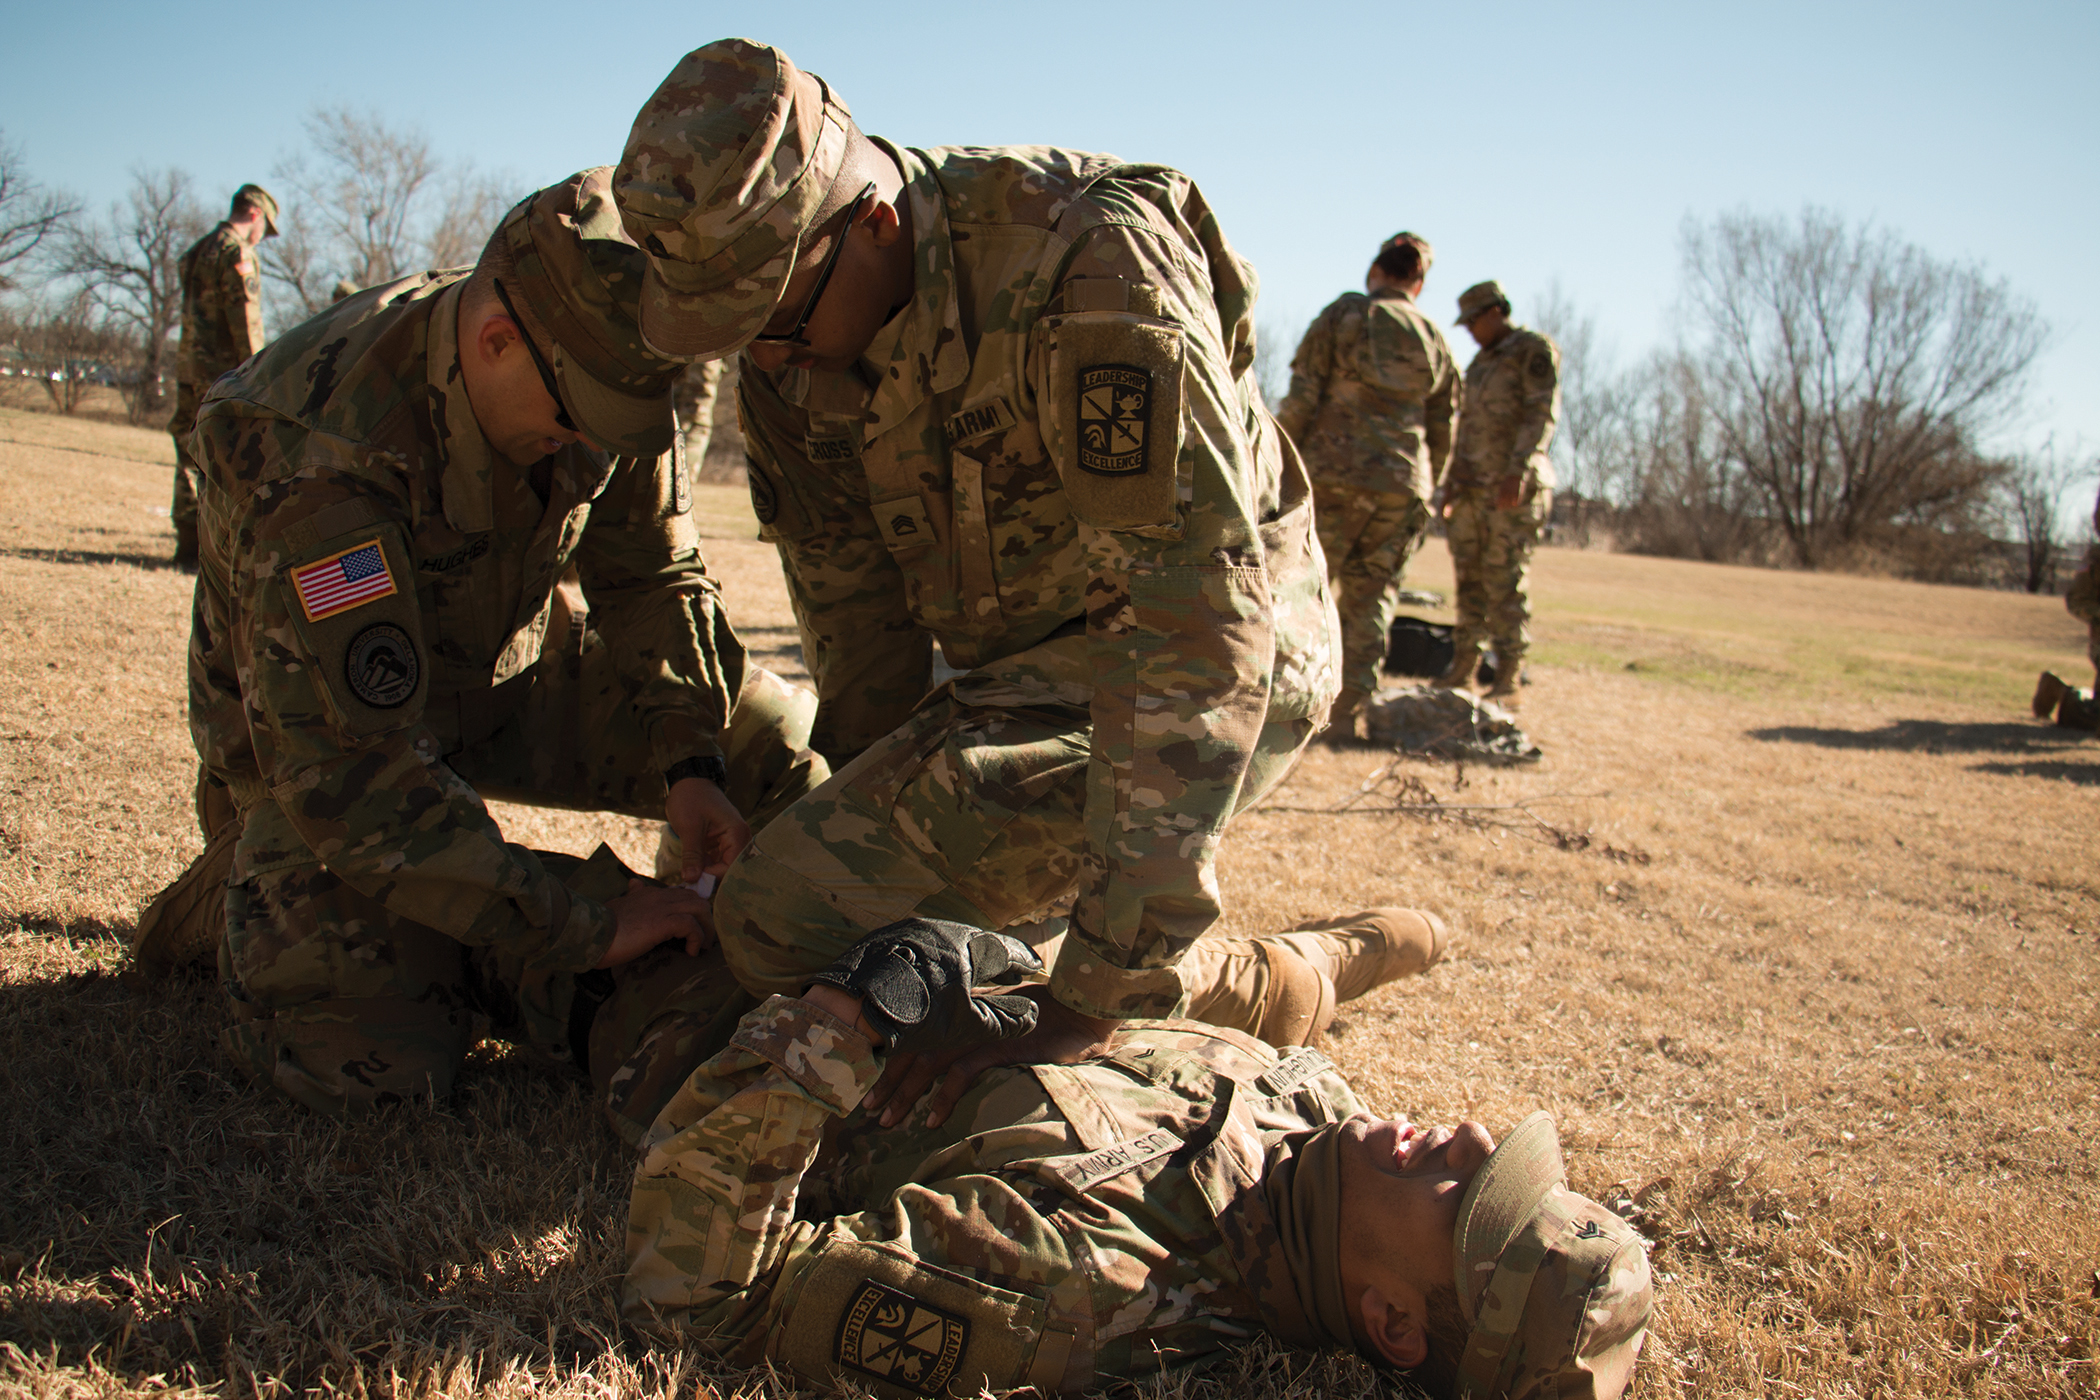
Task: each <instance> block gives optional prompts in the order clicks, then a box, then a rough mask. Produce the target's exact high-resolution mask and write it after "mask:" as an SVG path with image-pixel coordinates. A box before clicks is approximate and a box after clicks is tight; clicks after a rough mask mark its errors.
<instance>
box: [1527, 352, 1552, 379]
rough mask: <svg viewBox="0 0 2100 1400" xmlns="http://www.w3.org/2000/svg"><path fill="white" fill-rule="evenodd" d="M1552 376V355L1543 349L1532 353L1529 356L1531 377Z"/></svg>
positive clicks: (1545, 377)
mask: <svg viewBox="0 0 2100 1400" xmlns="http://www.w3.org/2000/svg"><path fill="white" fill-rule="evenodd" d="M1552 376H1553V356H1551V355H1550V354H1548V353H1547V352H1545V351H1544V350H1541V351H1539V352H1538V353H1537V354H1536V355H1533V356H1532V357H1531V377H1532V378H1533V379H1550V378H1551V377H1552Z"/></svg>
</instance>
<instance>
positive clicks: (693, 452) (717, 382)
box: [671, 360, 729, 482]
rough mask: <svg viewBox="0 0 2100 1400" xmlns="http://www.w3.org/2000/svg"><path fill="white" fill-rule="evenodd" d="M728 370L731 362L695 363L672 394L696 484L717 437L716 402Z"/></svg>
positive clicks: (689, 471) (688, 467) (689, 470)
mask: <svg viewBox="0 0 2100 1400" xmlns="http://www.w3.org/2000/svg"><path fill="white" fill-rule="evenodd" d="M728 368H729V361H727V360H695V361H694V362H693V363H692V364H689V365H687V366H686V367H685V373H683V374H681V375H679V376H678V387H677V388H676V389H675V390H673V391H672V394H671V407H672V409H673V410H674V411H676V413H677V414H678V430H679V434H680V437H681V444H680V450H681V451H683V452H684V454H685V470H686V474H687V475H688V476H690V477H692V479H693V480H694V481H695V482H698V481H699V480H700V473H701V472H702V471H703V470H704V469H705V468H706V466H707V445H708V444H709V443H710V442H712V441H714V436H715V401H716V400H717V399H718V398H720V397H721V394H722V373H723V371H724V370H726V369H728Z"/></svg>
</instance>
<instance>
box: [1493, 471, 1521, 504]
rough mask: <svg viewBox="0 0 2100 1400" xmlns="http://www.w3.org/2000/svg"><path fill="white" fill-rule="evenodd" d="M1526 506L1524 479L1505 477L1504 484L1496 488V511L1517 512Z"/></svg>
mask: <svg viewBox="0 0 2100 1400" xmlns="http://www.w3.org/2000/svg"><path fill="white" fill-rule="evenodd" d="M1523 504H1524V478H1523V477H1521V476H1505V477H1503V478H1502V484H1501V485H1499V486H1497V487H1496V488H1495V509H1497V510H1515V509H1516V508H1517V507H1518V506H1520V505H1523Z"/></svg>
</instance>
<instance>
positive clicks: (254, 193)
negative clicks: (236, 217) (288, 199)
mask: <svg viewBox="0 0 2100 1400" xmlns="http://www.w3.org/2000/svg"><path fill="white" fill-rule="evenodd" d="M243 204H252V205H254V206H255V207H256V208H257V209H260V210H262V216H263V237H265V238H275V237H276V236H277V200H276V199H275V197H273V196H272V195H271V193H270V192H269V191H268V190H266V189H264V188H263V187H262V186H261V185H243V186H241V187H240V188H239V189H237V190H235V191H234V192H233V207H234V208H236V209H238V208H240V207H241V206H242V205H243Z"/></svg>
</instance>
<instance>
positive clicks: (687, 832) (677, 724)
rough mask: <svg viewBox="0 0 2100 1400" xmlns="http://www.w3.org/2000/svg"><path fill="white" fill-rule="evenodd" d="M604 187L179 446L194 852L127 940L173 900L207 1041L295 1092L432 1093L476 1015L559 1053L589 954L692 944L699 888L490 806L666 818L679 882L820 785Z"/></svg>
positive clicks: (339, 1098) (462, 1048)
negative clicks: (514, 838) (728, 578)
mask: <svg viewBox="0 0 2100 1400" xmlns="http://www.w3.org/2000/svg"><path fill="white" fill-rule="evenodd" d="M610 177H611V170H610V168H601V169H598V170H594V171H588V172H585V173H584V174H582V175H578V176H575V177H572V178H571V179H569V180H567V181H565V182H563V183H562V184H559V185H555V186H552V187H550V188H548V189H545V190H542V191H540V192H539V193H538V194H536V195H534V196H532V197H531V198H528V199H526V200H525V201H523V202H522V203H520V204H519V205H518V206H517V207H516V208H514V209H512V210H511V211H510V213H509V214H508V215H507V216H506V217H505V218H504V220H503V223H502V225H501V226H500V227H499V229H498V230H497V232H496V234H495V236H494V237H493V238H492V239H491V240H490V241H489V244H488V247H487V250H486V251H485V252H484V253H483V254H482V257H481V260H480V263H479V264H478V265H477V267H475V268H473V269H458V270H454V271H450V272H438V273H430V274H426V275H419V276H415V277H409V278H405V279H403V280H401V281H399V282H396V283H393V284H392V285H391V286H388V287H384V288H375V289H372V290H369V291H366V292H364V293H362V294H360V295H358V296H356V297H352V298H350V299H348V300H346V301H344V302H342V303H340V304H338V305H337V306H336V307H335V308H333V309H331V310H329V311H325V312H323V313H321V314H320V315H319V316H316V317H315V318H314V319H312V320H310V321H308V322H306V323H305V324H304V325H302V326H300V327H298V328H297V329H295V330H293V331H292V332H290V333H289V334H287V335H286V336H284V337H283V338H282V339H280V340H278V341H277V342H276V343H275V344H273V345H272V346H271V347H270V348H269V349H268V351H266V352H265V353H264V354H262V355H260V356H258V357H257V358H256V359H254V360H252V361H250V362H249V363H248V364H247V365H246V366H245V367H244V368H243V369H242V370H240V371H239V372H237V373H235V374H232V375H229V376H227V377H225V378H224V379H221V380H220V381H219V382H218V384H217V385H216V386H215V387H214V388H213V389H212V392H211V393H210V395H209V396H208V397H207V398H206V400H205V402H204V405H203V408H202V411H201V413H200V415H199V420H198V427H197V431H196V433H195V434H194V436H193V437H192V440H191V442H192V447H193V449H194V452H195V456H196V458H197V460H198V462H199V463H200V465H201V467H202V469H203V472H204V485H203V495H202V502H203V510H202V518H203V520H204V521H205V522H206V527H205V529H204V530H203V531H202V546H203V549H202V552H203V560H202V571H201V573H200V575H199V578H198V586H197V598H196V611H195V616H194V620H193V626H192V633H191V641H190V723H191V729H192V732H193V734H194V736H195V739H196V743H197V748H198V752H199V754H200V756H201V757H202V760H203V769H204V777H203V779H202V781H201V782H200V796H199V810H200V820H201V821H202V822H203V824H204V827H205V834H206V836H207V838H208V839H209V840H210V843H211V844H210V846H209V847H208V849H207V852H206V854H205V856H204V857H201V858H200V859H199V861H198V863H197V864H196V865H195V866H193V867H192V869H191V871H190V872H189V873H188V874H187V875H186V876H185V877H184V880H183V881H180V882H178V885H177V887H176V890H175V891H173V892H171V895H170V897H168V898H166V899H164V900H163V901H162V902H161V904H160V905H159V906H157V909H156V910H149V911H148V913H149V916H150V917H148V918H146V919H142V921H141V934H142V940H141V941H142V950H141V956H142V961H150V960H151V959H150V956H149V954H150V951H151V948H152V945H153V944H154V943H155V940H156V939H157V938H159V937H160V935H161V934H162V933H163V932H165V930H164V929H162V928H161V924H162V923H163V922H164V919H163V918H162V911H165V910H167V909H169V908H173V907H176V906H180V908H181V909H182V910H183V911H186V912H187V914H188V915H189V916H190V917H191V918H192V919H193V920H194V921H196V922H198V923H201V924H202V925H204V926H205V928H206V937H205V940H204V946H205V947H211V946H214V945H219V948H218V957H219V967H220V974H221V977H222V978H223V979H224V981H225V983H226V986H227V988H228V991H229V992H230V993H231V995H232V997H233V1001H234V1010H235V1014H236V1022H235V1024H234V1025H233V1026H232V1027H231V1028H230V1029H229V1030H228V1032H227V1033H226V1045H227V1047H228V1049H229V1050H230V1051H231V1053H232V1054H233V1056H234V1058H235V1059H236V1061H238V1062H239V1063H240V1064H241V1065H243V1066H244V1067H246V1068H247V1069H248V1070H249V1071H250V1072H251V1073H253V1074H254V1075H255V1076H256V1077H257V1078H258V1079H259V1080H260V1081H261V1082H262V1083H264V1084H269V1085H274V1086H275V1087H276V1088H277V1089H278V1090H280V1091H281V1092H283V1093H285V1094H287V1095H289V1096H290V1097H292V1098H294V1099H296V1100H298V1101H299V1102H301V1103H304V1104H306V1105H308V1106H309V1107H312V1108H315V1109H317V1110H321V1111H324V1112H333V1113H342V1112H349V1111H355V1110H358V1109H361V1108H364V1107H367V1106H369V1105H371V1104H374V1103H376V1102H383V1101H386V1100H388V1099H391V1098H394V1097H397V1096H406V1095H411V1094H418V1093H428V1094H437V1095H443V1094H445V1093H447V1092H448V1091H449V1089H450V1087H451V1085H452V1083H453V1079H454V1076H455V1074H456V1072H457V1071H458V1068H459V1066H460V1062H461V1060H462V1058H463V1056H464V1054H465V1052H466V1050H467V1047H468V1045H469V1044H470V1042H471V1041H472V1039H473V1038H474V1037H475V1035H476V1034H478V1033H479V1031H480V1029H481V1021H480V1018H484V1017H485V1018H488V1019H490V1020H492V1021H493V1022H494V1029H495V1032H496V1033H497V1034H499V1035H502V1036H505V1037H507V1038H510V1039H514V1040H516V1041H518V1042H519V1043H521V1044H525V1045H529V1046H532V1047H534V1048H536V1049H538V1050H540V1051H543V1052H545V1054H546V1055H548V1056H549V1057H551V1058H553V1059H556V1060H563V1061H568V1060H577V1059H580V1058H581V1055H580V1054H579V1053H578V1052H579V1050H581V1049H582V1048H583V1047H582V1046H581V1045H580V1044H579V1043H578V1042H579V1038H578V1036H577V1034H576V1031H577V1030H578V1029H579V1028H582V1029H585V1030H587V1029H588V1027H589V1025H590V1023H591V1019H592V1017H591V1011H592V1009H593V1007H594V1006H595V1004H596V1003H597V1002H598V1001H600V1000H602V999H603V998H604V997H606V996H608V995H610V994H611V993H612V991H613V990H614V989H615V986H616V985H617V977H614V976H607V975H606V974H604V973H603V972H600V973H596V974H594V973H592V971H591V970H592V969H621V968H628V969H629V971H628V972H626V973H621V974H619V975H620V976H626V975H633V971H634V968H633V965H635V962H636V960H637V959H639V958H641V957H642V955H643V954H645V953H648V952H649V951H650V950H652V949H654V948H656V947H657V945H659V944H662V943H665V942H667V941H668V942H674V943H675V942H679V941H686V942H689V943H690V944H691V945H692V946H694V947H695V948H697V946H698V944H699V942H700V941H701V939H702V938H703V936H704V935H705V928H704V923H703V920H704V916H705V910H706V906H705V904H704V902H703V901H702V900H700V899H699V898H698V897H697V896H696V895H694V894H692V893H690V892H688V891H683V890H677V889H671V888H666V887H663V886H659V885H654V884H650V883H640V884H636V885H635V886H634V887H633V888H632V889H631V890H630V889H629V888H628V882H627V880H626V879H625V875H624V872H620V878H619V879H618V880H617V881H616V882H615V883H614V884H612V885H611V886H610V887H606V886H604V885H603V884H602V883H601V884H599V885H597V886H593V887H592V890H590V891H587V890H586V889H585V888H583V886H582V884H581V883H576V884H572V883H569V881H570V880H575V879H577V877H578V876H579V873H580V872H579V869H578V867H579V866H580V863H579V862H576V861H573V860H568V861H559V862H554V861H549V860H548V859H543V858H542V857H541V856H539V855H538V854H536V853H535V852H533V851H530V850H527V849H525V848H524V847H521V846H517V845H513V844H510V843H509V842H507V841H505V839H504V836H503V833H502V831H501V830H499V829H498V827H497V825H496V823H495V821H494V820H493V819H492V818H491V817H490V815H489V812H488V809H487V808H486V807H485V806H484V805H483V798H484V797H502V798H507V799H510V800H516V801H523V802H528V803H540V804H544V805H550V806H560V807H572V808H580V809H584V810H600V811H617V812H625V813H629V814H632V815H647V816H665V817H668V820H669V821H670V823H671V825H672V826H673V827H674V828H675V829H676V830H677V831H678V832H679V833H680V835H681V837H682V838H683V842H684V850H685V857H684V865H685V869H684V870H683V871H682V872H681V874H682V877H683V878H684V879H687V880H692V879H696V878H698V877H699V876H700V875H701V874H702V873H703V872H704V871H706V872H719V871H720V870H722V869H725V868H726V867H727V865H728V863H729V861H731V860H732V859H734V858H735V856H736V855H737V853H738V852H739V851H740V850H741V849H742V848H743V845H744V843H745V842H746V841H747V840H748V839H749V834H750V833H749V828H748V827H747V826H746V825H745V820H744V815H743V814H749V816H750V818H751V820H752V821H753V822H760V821H763V820H764V819H765V818H766V816H767V815H768V814H769V813H771V812H774V811H778V810H780V809H781V808H782V807H784V806H786V805H787V804H788V803H790V802H792V801H793V800H795V799H796V798H797V797H799V796H801V795H802V794H803V793H805V792H807V791H809V790H810V789H811V788H812V787H814V786H815V785H816V784H817V783H819V782H821V781H822V780H823V778H824V777H825V775H826V772H827V770H826V768H825V766H824V764H823V761H822V760H821V759H818V758H815V757H814V756H812V755H810V754H809V753H808V752H807V748H806V744H807V735H808V729H809V721H810V718H811V715H812V713H813V711H814V706H813V704H811V703H809V702H808V697H806V696H805V695H803V693H802V692H800V691H797V690H794V689H793V688H792V687H789V686H787V685H786V684H785V683H784V682H782V681H780V680H778V679H777V678H775V677H773V676H771V675H768V674H767V673H766V672H764V671H762V670H760V669H759V668H757V667H755V666H752V665H748V664H747V663H746V660H745V655H744V648H743V645H742V643H740V642H739V641H738V640H737V637H736V634H735V632H734V631H732V630H731V628H730V625H729V621H728V619H727V617H726V616H725V615H724V613H723V610H722V606H721V602H720V599H719V597H718V593H717V588H716V585H715V582H714V580H713V579H711V578H709V577H708V576H707V571H706V567H705V565H704V563H703V562H702V560H701V557H700V554H699V550H698V547H697V535H696V533H695V529H694V524H693V519H692V515H691V511H690V506H691V492H690V487H689V483H688V482H687V480H686V477H685V475H684V473H683V472H682V471H681V470H679V467H678V463H677V461H676V459H675V457H674V455H673V453H672V451H671V446H672V433H673V423H672V414H671V407H670V403H671V388H672V381H673V379H674V378H675V377H676V375H677V374H678V372H679V367H678V366H677V365H675V364H672V363H670V362H667V361H664V360H661V359H659V358H658V357H656V356H655V355H653V354H651V353H650V352H649V351H648V350H647V349H646V348H644V347H643V346H642V344H641V341H640V337H639V335H638V334H637V332H636V325H635V297H636V294H637V288H638V287H639V285H640V281H641V276H640V274H641V265H640V264H641V255H640V253H639V251H638V250H637V249H636V248H635V247H634V245H633V244H632V242H630V241H629V240H628V239H627V237H626V235H625V234H624V233H623V232H622V231H621V228H620V223H619V220H618V218H617V216H616V215H615V213H614V211H613V207H612V203H611V199H610V196H609V182H610ZM565 578H566V580H567V581H565ZM586 609H588V610H587V611H586ZM229 866H230V869H229ZM565 877H566V878H565ZM221 888H223V890H224V894H223V899H221V898H220V897H219V891H220V889H221ZM177 896H182V897H177ZM214 919H217V920H218V923H217V926H216V927H212V926H211V925H212V922H213V920H214ZM221 931H223V934H224V940H223V944H222V945H220V940H219V937H218V934H219V933H220V932H221ZM174 941H177V942H180V941H181V940H180V938H176V939H175V940H174ZM659 962H661V960H658V962H652V963H648V964H645V965H642V967H641V971H642V972H644V973H651V972H659V973H660V971H661V968H660V967H659V966H658V963H659ZM599 1068H600V1071H601V1079H602V1076H603V1074H604V1073H605V1072H606V1067H603V1066H601V1067H599Z"/></svg>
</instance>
